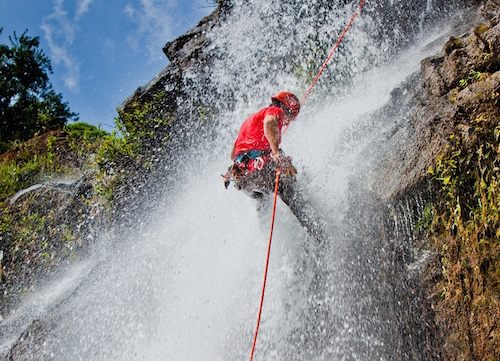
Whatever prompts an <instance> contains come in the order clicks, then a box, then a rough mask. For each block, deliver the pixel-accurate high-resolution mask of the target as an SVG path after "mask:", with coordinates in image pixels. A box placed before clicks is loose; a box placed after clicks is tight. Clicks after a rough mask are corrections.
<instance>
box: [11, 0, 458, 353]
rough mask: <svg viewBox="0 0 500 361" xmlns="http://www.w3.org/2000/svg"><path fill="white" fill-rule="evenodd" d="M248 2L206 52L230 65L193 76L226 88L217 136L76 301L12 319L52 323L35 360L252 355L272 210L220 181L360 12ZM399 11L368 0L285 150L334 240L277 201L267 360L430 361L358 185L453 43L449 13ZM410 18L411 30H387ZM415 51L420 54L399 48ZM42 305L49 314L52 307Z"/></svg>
mask: <svg viewBox="0 0 500 361" xmlns="http://www.w3.org/2000/svg"><path fill="white" fill-rule="evenodd" d="M234 3H235V4H234V6H233V7H232V9H231V12H230V13H229V14H228V15H227V18H226V19H225V21H224V22H223V25H222V26H220V27H216V28H214V29H213V31H212V33H210V34H208V35H207V36H208V38H209V39H210V41H211V45H210V48H209V49H208V50H207V53H208V54H218V56H217V57H214V58H213V59H212V63H211V64H210V65H207V66H206V67H205V68H203V69H195V70H193V71H192V72H188V73H186V74H185V77H186V82H191V84H192V85H191V86H192V91H193V96H198V97H200V98H203V96H204V95H205V96H206V94H218V98H217V99H213V98H212V99H208V100H207V99H205V100H203V102H205V103H220V106H219V110H220V113H219V115H218V122H217V129H216V132H217V136H216V137H215V140H214V139H212V140H210V141H207V142H206V144H202V145H199V146H198V147H197V149H196V150H193V151H192V153H191V154H187V155H186V157H187V158H188V159H189V162H186V163H184V164H183V165H182V166H180V168H182V176H181V177H180V178H179V179H178V183H176V185H175V187H174V189H173V190H172V191H170V192H169V194H168V195H167V196H165V197H164V201H163V202H162V204H163V208H162V209H161V210H160V211H159V212H158V213H157V214H154V215H153V216H151V217H150V218H151V220H150V221H148V222H144V223H143V224H141V226H140V227H138V228H139V230H138V231H137V232H134V233H133V234H131V235H130V236H129V237H127V238H126V239H120V240H114V241H112V242H110V244H111V246H109V247H103V249H101V250H98V251H96V253H97V254H98V256H97V257H96V261H94V262H90V263H87V264H85V265H84V266H80V268H76V270H77V271H79V272H80V273H79V274H80V276H74V275H73V276H71V277H69V276H68V277H67V278H65V279H66V280H67V282H66V285H68V284H69V285H70V286H68V287H69V288H70V289H71V292H68V291H67V289H68V287H66V288H65V289H64V290H63V291H64V292H62V293H61V292H58V290H59V288H58V287H56V286H54V288H53V289H54V290H55V291H54V292H53V293H51V294H50V295H49V296H47V295H46V294H44V295H45V296H44V295H34V296H33V297H32V299H31V300H30V301H29V305H30V306H29V307H26V306H25V308H24V309H23V310H26V312H27V314H25V315H24V316H23V317H22V320H20V319H21V318H20V317H19V316H17V318H16V317H14V316H13V318H12V319H9V318H7V319H6V320H4V321H3V323H4V325H8V326H9V327H10V329H12V334H11V335H8V337H7V336H6V337H4V339H3V342H4V343H5V342H7V341H8V339H10V338H11V337H12V335H16V332H17V333H19V328H20V327H21V326H22V325H26V324H27V323H29V322H28V321H30V320H31V319H35V318H39V319H41V320H43V322H42V323H41V324H40V326H39V327H38V328H39V329H38V332H39V336H37V338H36V339H35V340H34V341H33V342H32V344H31V346H30V349H29V351H28V352H27V353H26V354H27V355H29V356H26V359H54V360H245V359H247V358H248V357H249V353H250V350H251V342H252V339H253V332H254V328H255V322H256V318H257V307H258V303H259V298H260V289H261V282H262V277H263V272H264V265H265V255H266V250H267V241H268V234H269V233H268V232H269V226H270V217H269V219H268V220H265V219H264V220H263V219H259V217H258V216H257V212H256V209H255V204H253V201H252V200H251V199H249V198H248V197H246V196H245V195H244V194H243V193H240V192H237V191H236V190H234V189H232V187H231V189H230V190H225V189H224V187H223V185H222V182H221V179H220V177H219V174H220V173H221V172H222V171H224V170H225V169H226V168H227V166H228V165H229V162H230V160H229V151H230V148H231V146H232V142H233V141H234V138H235V136H236V133H237V130H238V128H239V126H240V124H241V123H242V121H243V120H244V119H245V118H246V116H248V115H249V114H250V113H251V112H253V111H256V110H258V109H259V108H260V107H261V106H265V105H267V104H268V102H269V97H270V95H272V94H273V93H275V92H277V91H279V90H282V89H288V90H292V91H295V92H296V93H297V94H299V95H301V93H300V92H301V91H302V92H303V91H304V90H305V89H304V87H306V86H307V85H309V84H308V83H307V81H308V74H307V73H308V71H309V70H308V64H309V60H317V61H316V62H317V63H318V64H321V62H322V61H323V60H324V58H321V59H314V57H315V56H318V55H314V54H320V55H322V54H323V53H324V52H325V51H328V50H329V48H327V49H325V46H327V47H331V46H333V44H334V43H335V41H336V37H337V36H338V35H339V34H340V32H341V31H342V29H343V27H344V26H345V24H346V22H347V21H348V20H349V18H350V16H351V15H352V13H353V11H354V9H355V8H356V6H357V5H358V4H357V3H348V4H344V3H343V2H340V3H338V4H333V3H332V2H329V1H323V2H322V1H319V0H318V1H308V2H306V1H304V2H300V1H278V0H276V1H270V0H255V1H252V2H248V1H235V2H234ZM391 5H392V6H390V5H389V4H388V3H387V4H385V3H384V6H381V5H380V4H374V3H370V2H367V4H366V9H365V10H364V11H363V12H362V13H361V15H360V16H359V17H358V18H357V19H356V21H355V23H354V25H353V27H352V29H351V30H350V31H349V33H348V35H347V36H346V38H345V40H344V42H343V43H342V45H341V47H340V49H339V52H338V54H337V55H336V56H335V57H334V59H335V60H334V61H333V62H332V64H330V65H329V68H327V71H326V72H325V74H324V75H323V76H322V78H321V80H320V84H319V85H318V87H317V89H315V90H313V94H312V95H311V96H310V98H308V100H307V102H306V103H305V104H304V107H303V110H302V112H301V115H300V117H299V120H298V121H297V122H295V123H294V124H292V126H291V127H290V129H289V131H288V132H287V134H286V136H285V137H284V140H283V143H282V148H283V149H284V150H285V151H286V153H287V154H288V155H290V156H292V158H293V160H294V163H295V164H296V166H297V168H298V170H299V174H298V182H299V184H300V185H301V186H302V187H303V188H304V192H305V194H306V195H307V197H308V198H309V199H311V200H312V202H313V204H314V205H315V207H317V208H318V210H320V211H321V212H322V213H323V214H324V215H325V217H326V219H327V221H328V227H329V230H330V239H329V242H328V244H326V245H317V244H316V242H315V240H314V239H312V238H311V237H309V236H308V235H307V233H306V232H305V231H304V230H303V229H301V227H300V225H299V224H298V222H297V220H296V219H295V218H294V216H293V215H292V214H291V212H290V211H289V210H288V209H287V207H286V206H285V205H284V204H283V203H282V202H281V201H280V202H279V203H278V207H277V214H276V219H277V221H276V225H275V231H274V238H273V247H272V251H271V262H270V269H269V277H268V283H267V288H266V295H265V301H264V309H263V314H262V322H261V328H260V331H259V338H258V340H257V348H256V352H255V357H254V360H269V359H274V360H290V361H291V360H396V359H419V357H420V355H421V354H422V352H424V350H408V349H405V347H404V346H402V345H401V342H400V340H401V339H402V338H404V336H405V335H404V332H403V331H401V327H400V326H401V325H399V324H398V320H397V315H396V313H397V312H396V311H395V310H394V309H392V308H391V303H390V302H389V299H391V298H393V297H394V293H395V292H396V290H395V289H393V288H392V287H393V286H394V285H393V284H392V283H391V280H390V279H387V274H388V273H390V272H389V271H387V268H388V266H387V265H386V264H385V258H384V257H385V256H387V253H388V250H387V249H384V248H383V247H382V246H381V245H380V243H379V238H378V237H379V236H380V233H383V231H384V230H383V227H384V225H383V222H384V220H383V219H381V217H380V215H378V216H377V211H376V210H373V212H371V211H370V209H369V208H370V206H372V204H371V203H370V199H361V200H359V199H356V196H357V194H355V193H354V192H353V190H352V189H353V184H354V185H356V186H357V187H363V186H364V185H366V184H368V183H369V182H368V180H369V177H370V171H371V159H370V154H369V153H370V152H369V151H368V152H367V147H369V146H370V147H372V146H374V145H376V140H377V139H378V137H379V136H380V135H381V134H383V133H384V132H385V131H387V130H388V129H391V128H392V127H394V125H395V123H397V122H398V121H400V120H399V119H380V118H378V119H377V118H373V117H370V115H371V114H372V113H373V112H374V111H375V110H377V109H378V108H380V107H381V106H383V105H384V104H385V103H386V102H387V101H388V99H389V97H390V92H391V90H392V89H393V88H394V87H395V86H397V85H398V84H400V83H401V82H403V81H404V80H405V78H406V77H407V76H408V75H410V74H412V73H413V72H415V71H417V70H418V69H419V66H420V63H419V61H420V59H423V58H424V57H426V56H429V55H432V54H434V53H436V52H438V51H439V50H440V49H441V47H442V44H443V42H444V40H443V39H440V40H438V41H434V40H436V39H438V38H439V36H440V35H441V34H443V33H444V30H442V29H441V30H435V31H429V29H428V28H427V27H426V26H427V23H428V22H429V19H431V20H432V19H433V18H432V17H433V16H434V19H435V18H436V17H440V16H441V17H444V16H445V15H446V14H447V11H448V9H442V8H440V7H439V6H438V5H433V4H432V2H429V1H427V2H425V1H423V2H417V3H414V4H413V9H409V5H408V6H406V4H405V3H400V2H397V3H396V1H394V2H391ZM391 11H392V12H391ZM398 11H399V12H400V18H399V20H398V23H397V24H390V23H384V22H383V21H387V19H395V18H396V17H397V15H396V14H395V12H396V13H397V12H398ZM436 14H439V15H436ZM388 28H392V29H393V30H394V31H393V32H392V33H390V32H389V31H388ZM389 33H390V34H389ZM388 34H389V35H388ZM408 43H414V44H416V45H413V46H411V47H405V48H404V49H403V48H400V47H402V46H403V45H405V44H408ZM431 43H432V45H428V44H431ZM308 47H309V48H308ZM402 50H404V51H402ZM311 52H315V53H311ZM318 57H319V56H318ZM314 75H315V74H314ZM208 77H209V78H210V84H209V85H208V88H210V91H207V90H206V87H207V85H206V79H207V78H208ZM194 154H196V156H194ZM356 207H362V210H361V209H358V208H356ZM357 212H359V216H358V215H357ZM370 212H371V213H370ZM57 282H60V281H57ZM396 286H397V285H396ZM61 295H64V296H63V297H62V296H61ZM43 297H48V298H49V300H48V301H46V302H47V303H48V304H50V305H49V306H46V305H45V304H44V305H43V307H42V306H40V307H41V309H40V308H37V305H40V304H41V300H42V299H44V298H43ZM416 317H418V315H416ZM35 326H36V324H35Z"/></svg>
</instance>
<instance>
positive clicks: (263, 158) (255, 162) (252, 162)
mask: <svg viewBox="0 0 500 361" xmlns="http://www.w3.org/2000/svg"><path fill="white" fill-rule="evenodd" d="M270 159H271V157H270V153H269V152H264V151H260V150H249V151H248V152H244V153H241V154H238V155H237V156H236V158H235V159H234V163H233V164H232V165H231V166H229V168H228V169H227V172H226V174H224V175H222V179H223V180H224V186H225V187H226V189H227V187H229V184H230V182H231V181H233V182H239V181H240V180H241V179H243V178H244V177H246V176H248V175H249V174H251V173H253V172H255V171H256V170H262V168H263V167H264V165H265V164H266V163H267V162H269V160H270Z"/></svg>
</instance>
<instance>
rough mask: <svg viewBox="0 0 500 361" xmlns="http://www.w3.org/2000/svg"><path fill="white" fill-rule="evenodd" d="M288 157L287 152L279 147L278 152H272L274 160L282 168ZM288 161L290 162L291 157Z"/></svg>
mask: <svg viewBox="0 0 500 361" xmlns="http://www.w3.org/2000/svg"><path fill="white" fill-rule="evenodd" d="M287 158H288V157H285V153H283V151H282V150H281V149H278V152H277V153H276V154H273V153H271V159H272V161H273V162H274V163H275V164H277V165H278V167H280V168H282V167H283V166H284V165H285V162H286V161H287ZM288 162H290V158H288Z"/></svg>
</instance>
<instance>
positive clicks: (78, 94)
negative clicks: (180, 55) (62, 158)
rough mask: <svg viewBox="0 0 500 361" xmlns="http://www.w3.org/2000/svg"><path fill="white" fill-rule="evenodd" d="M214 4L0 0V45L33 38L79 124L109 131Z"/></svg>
mask: <svg viewBox="0 0 500 361" xmlns="http://www.w3.org/2000/svg"><path fill="white" fill-rule="evenodd" d="M214 9H215V5H214V1H213V0H163V1H162V0H21V1H20V0H0V27H3V29H4V30H3V33H2V35H0V43H2V44H8V45H10V42H9V38H8V37H9V36H10V35H12V34H13V32H14V31H16V33H17V34H18V35H21V34H22V32H23V31H24V30H25V29H28V35H29V36H31V37H34V36H39V37H40V40H41V44H40V47H41V49H43V51H44V52H45V54H46V55H47V56H48V57H49V58H50V60H51V63H52V67H53V70H54V72H53V74H51V75H50V81H51V82H52V85H53V87H54V90H55V91H56V92H57V93H62V95H63V101H65V102H68V104H69V107H70V109H71V110H72V111H74V112H77V113H79V115H80V120H81V121H84V122H87V123H90V124H94V125H99V124H101V127H102V129H104V130H107V131H111V130H112V129H113V128H112V127H113V126H114V118H115V116H116V107H117V106H119V105H120V104H121V103H122V102H123V101H124V100H125V99H126V98H127V97H128V96H130V95H132V94H133V92H134V91H135V89H137V87H139V86H141V85H144V84H146V83H147V82H149V81H150V80H151V79H153V77H154V76H155V75H156V74H157V73H159V72H160V71H161V70H162V69H163V68H165V66H167V65H168V59H167V57H166V56H165V55H164V54H163V51H162V48H163V46H164V45H165V44H166V43H167V42H168V41H171V40H173V39H175V38H176V37H178V36H179V35H182V34H183V33H185V32H186V31H187V30H189V29H191V28H192V27H193V26H195V25H196V24H197V23H198V21H200V20H201V19H202V18H203V17H204V16H206V15H208V14H210V13H211V12H212V11H213V10H214Z"/></svg>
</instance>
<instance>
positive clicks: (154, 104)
mask: <svg viewBox="0 0 500 361" xmlns="http://www.w3.org/2000/svg"><path fill="white" fill-rule="evenodd" d="M165 94H166V92H162V93H158V94H155V95H154V97H153V99H152V101H150V102H143V103H141V102H138V101H136V102H134V103H132V104H131V105H129V107H128V108H127V109H119V110H118V118H116V126H117V128H118V129H119V131H120V132H121V133H122V134H123V135H124V137H125V138H126V140H127V143H129V144H131V145H132V146H133V147H134V148H136V150H138V149H140V148H141V149H143V150H145V151H146V152H147V150H149V149H150V148H151V147H155V146H162V145H164V144H165V143H166V142H167V140H168V135H167V132H166V131H167V130H168V129H169V127H170V125H171V123H172V121H173V117H172V116H171V115H170V114H169V113H166V112H165V110H164V109H165V107H164V106H163V104H162V99H163V98H164V97H165Z"/></svg>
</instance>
